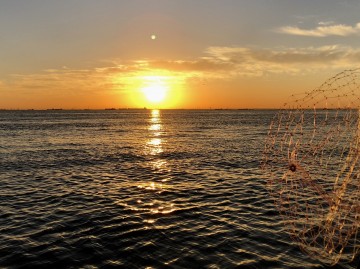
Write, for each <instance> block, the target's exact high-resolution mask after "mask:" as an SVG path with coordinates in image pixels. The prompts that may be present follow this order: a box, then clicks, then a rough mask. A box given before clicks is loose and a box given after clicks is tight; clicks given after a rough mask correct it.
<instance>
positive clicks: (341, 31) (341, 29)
mask: <svg viewBox="0 0 360 269" xmlns="http://www.w3.org/2000/svg"><path fill="white" fill-rule="evenodd" d="M331 23H332V22H320V23H319V25H320V26H318V27H316V28H314V29H302V28H299V27H296V26H284V27H281V28H279V29H278V32H280V33H284V34H290V35H300V36H312V37H326V36H350V35H358V34H360V23H357V24H356V25H355V26H351V25H345V24H336V25H331Z"/></svg>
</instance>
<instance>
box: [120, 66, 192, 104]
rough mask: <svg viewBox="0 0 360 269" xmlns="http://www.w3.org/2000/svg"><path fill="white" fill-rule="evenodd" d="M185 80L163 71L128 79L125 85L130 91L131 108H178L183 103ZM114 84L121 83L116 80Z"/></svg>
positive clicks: (128, 96)
mask: <svg viewBox="0 0 360 269" xmlns="http://www.w3.org/2000/svg"><path fill="white" fill-rule="evenodd" d="M185 79H186V77H184V76H180V75H178V74H176V73H172V72H168V71H163V70H153V71H144V72H139V73H137V74H136V75H134V76H131V77H128V78H127V80H125V83H124V85H127V86H128V89H129V91H128V94H127V95H126V97H127V98H128V101H127V102H128V104H129V107H134V108H136V107H137V108H143V107H144V108H149V109H169V108H178V107H179V106H180V105H182V103H183V96H184V95H183V94H184V85H185ZM123 81H124V80H122V81H121V82H122V83H123ZM114 83H120V82H118V81H116V80H115V82H114Z"/></svg>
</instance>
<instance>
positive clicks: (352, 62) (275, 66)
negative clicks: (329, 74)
mask: <svg viewBox="0 0 360 269" xmlns="http://www.w3.org/2000/svg"><path fill="white" fill-rule="evenodd" d="M207 53H208V55H209V58H210V59H212V61H218V62H227V63H229V64H231V65H232V72H231V73H232V74H235V75H246V76H259V75H263V74H265V73H267V74H269V73H284V74H286V73H287V74H289V73H300V72H306V71H313V70H316V69H324V68H327V69H330V68H334V69H346V68H353V67H354V66H356V65H358V64H360V49H354V48H351V47H345V46H339V45H333V46H322V47H306V48H272V49H258V48H243V47H237V48H236V47H210V48H208V49H207Z"/></svg>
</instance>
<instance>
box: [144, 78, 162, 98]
mask: <svg viewBox="0 0 360 269" xmlns="http://www.w3.org/2000/svg"><path fill="white" fill-rule="evenodd" d="M143 92H144V95H145V97H146V99H147V100H148V101H150V102H151V103H159V102H162V101H164V99H165V97H166V92H167V88H166V86H165V85H162V84H160V83H156V82H155V83H153V84H150V85H149V86H147V87H145V88H143Z"/></svg>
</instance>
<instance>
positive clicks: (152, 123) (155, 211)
mask: <svg viewBox="0 0 360 269" xmlns="http://www.w3.org/2000/svg"><path fill="white" fill-rule="evenodd" d="M147 130H148V135H149V138H148V139H147V140H146V141H145V145H144V152H143V153H144V155H145V156H151V157H152V158H150V162H149V165H150V166H151V171H152V172H151V174H149V180H148V181H147V182H143V183H141V184H139V185H138V186H137V187H138V188H140V189H143V190H144V191H145V192H149V193H148V197H153V198H147V199H146V200H148V202H146V201H143V200H140V199H139V200H137V203H138V205H139V206H140V207H143V206H146V207H148V208H149V209H150V213H151V214H152V215H154V217H150V218H148V219H145V220H144V222H146V223H149V224H152V223H154V222H155V221H156V219H155V215H158V216H159V214H160V215H162V214H168V213H171V212H173V211H174V210H175V208H174V204H172V203H171V202H169V201H164V200H163V199H162V197H161V193H162V192H163V191H164V189H166V188H168V187H169V186H167V185H166V184H165V182H167V181H168V177H166V176H165V177H163V176H159V175H160V174H161V175H163V174H168V173H167V171H168V170H169V168H168V167H167V162H166V161H165V160H163V159H161V158H160V157H159V156H158V155H159V154H161V153H162V152H163V143H164V141H163V138H162V135H163V133H164V130H163V124H162V122H161V112H160V110H157V109H154V110H151V113H150V118H149V126H148V128H147ZM149 199H150V200H151V201H150V202H149Z"/></svg>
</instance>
